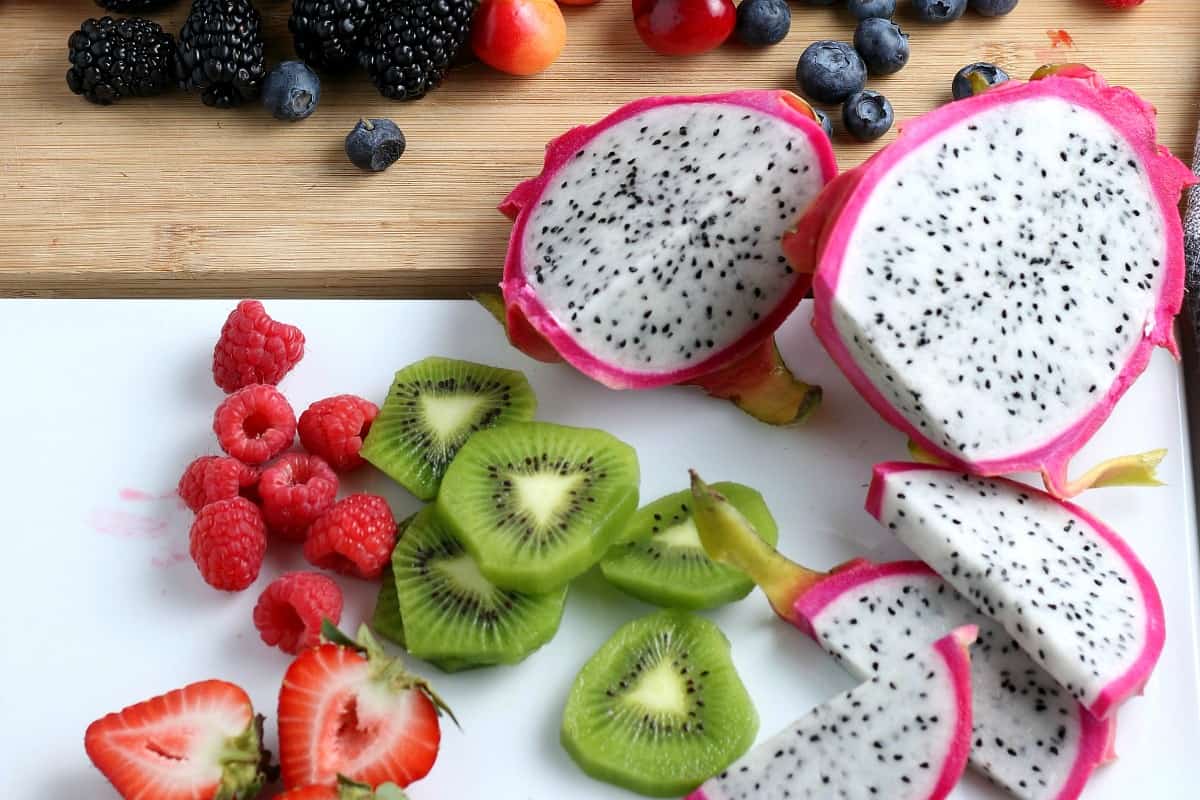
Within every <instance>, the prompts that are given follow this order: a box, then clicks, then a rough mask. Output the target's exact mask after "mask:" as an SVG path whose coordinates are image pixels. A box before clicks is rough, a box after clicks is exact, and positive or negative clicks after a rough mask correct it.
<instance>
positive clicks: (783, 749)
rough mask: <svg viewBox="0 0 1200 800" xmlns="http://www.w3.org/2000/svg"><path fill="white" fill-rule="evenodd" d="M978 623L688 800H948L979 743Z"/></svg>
mask: <svg viewBox="0 0 1200 800" xmlns="http://www.w3.org/2000/svg"><path fill="white" fill-rule="evenodd" d="M975 635H976V630H975V628H974V626H971V625H966V626H963V627H961V628H957V629H955V630H954V631H953V632H951V633H950V634H949V635H948V636H946V637H944V638H942V639H939V640H938V641H937V642H935V643H933V644H932V645H923V646H918V647H914V648H912V649H911V650H909V651H908V652H906V653H904V654H903V655H902V656H901V657H900V658H897V659H895V660H893V661H892V662H890V663H889V664H888V665H887V666H886V667H885V668H884V669H881V670H880V671H879V674H877V675H873V676H871V677H870V678H868V679H867V680H866V682H865V683H863V684H861V685H859V686H857V687H856V688H854V689H851V690H850V691H848V692H845V693H843V694H840V695H838V696H837V697H834V698H833V699H832V700H829V701H828V702H826V703H825V704H823V705H821V706H818V707H817V708H815V709H813V710H812V711H811V712H809V713H808V714H807V715H805V716H803V717H801V718H800V719H798V720H796V721H795V722H793V723H792V724H791V725H789V726H788V727H787V728H786V729H784V730H783V731H781V732H780V733H778V734H776V735H775V736H773V737H772V738H770V739H768V740H767V741H765V742H763V743H762V744H760V745H758V746H757V747H755V748H754V749H753V750H751V751H750V752H749V753H748V754H747V755H745V756H744V757H742V758H741V759H739V760H738V761H735V762H734V763H733V765H732V766H730V767H729V769H728V770H726V771H725V772H723V773H721V774H720V775H718V776H716V777H715V778H712V779H710V780H708V781H705V783H704V785H703V786H701V787H700V788H699V789H697V790H696V791H694V792H692V793H691V794H690V795H688V798H687V800H743V798H756V800H786V798H797V800H799V798H812V799H813V800H817V799H818V798H833V797H845V798H851V797H862V798H866V797H880V798H883V797H886V798H888V800H940V798H943V797H946V796H947V795H948V794H950V791H951V790H952V789H953V788H954V785H955V784H956V783H958V779H959V778H960V777H962V773H963V769H964V768H965V767H966V765H967V751H968V750H969V749H970V747H971V657H970V655H969V654H968V650H967V648H968V647H969V646H970V645H971V643H972V642H973V641H975Z"/></svg>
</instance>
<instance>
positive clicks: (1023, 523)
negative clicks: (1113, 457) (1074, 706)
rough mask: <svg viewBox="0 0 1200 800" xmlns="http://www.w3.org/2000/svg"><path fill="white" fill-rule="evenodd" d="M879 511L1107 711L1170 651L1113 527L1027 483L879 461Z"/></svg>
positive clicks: (1036, 655)
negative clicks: (1164, 643) (1165, 649)
mask: <svg viewBox="0 0 1200 800" xmlns="http://www.w3.org/2000/svg"><path fill="white" fill-rule="evenodd" d="M867 511H868V512H869V513H870V514H871V516H873V517H875V518H876V519H878V520H879V521H880V523H882V524H883V525H885V526H886V527H887V528H888V529H889V530H890V531H891V532H892V533H893V534H894V535H895V536H896V538H898V539H899V540H900V541H901V542H903V543H904V544H905V545H907V546H908V547H909V548H910V549H911V550H912V551H913V552H914V553H916V554H917V555H918V556H920V557H921V558H922V559H923V560H924V561H925V562H926V563H927V564H929V566H930V567H932V568H933V569H934V570H936V571H937V573H938V574H939V575H941V576H942V577H943V578H945V579H946V581H947V583H949V584H951V585H952V586H954V588H956V589H958V591H959V592H960V593H961V594H962V595H963V596H964V597H966V598H967V599H968V600H969V601H970V602H971V604H972V605H974V606H975V607H976V608H977V609H978V610H979V611H980V612H982V613H984V614H986V615H988V616H989V617H991V618H992V619H994V620H996V621H997V622H999V623H1000V624H1001V625H1002V626H1004V629H1005V630H1006V631H1008V633H1009V635H1010V636H1012V637H1013V639H1014V640H1016V642H1017V643H1018V644H1019V645H1020V646H1021V648H1022V649H1023V650H1025V652H1027V653H1029V654H1030V656H1031V657H1032V658H1033V659H1034V661H1036V662H1037V663H1038V665H1039V666H1041V667H1042V668H1043V669H1044V670H1046V672H1048V673H1049V674H1051V675H1053V676H1054V678H1055V679H1056V680H1057V681H1058V682H1059V684H1061V685H1062V686H1063V687H1065V688H1066V689H1067V691H1069V692H1070V693H1071V694H1072V695H1073V696H1074V697H1075V698H1076V699H1077V700H1078V701H1079V702H1080V703H1082V704H1083V705H1084V707H1085V708H1087V709H1088V710H1089V711H1091V712H1092V714H1094V715H1095V716H1097V717H1099V718H1105V717H1107V716H1109V715H1110V714H1112V713H1113V712H1114V711H1115V710H1116V709H1117V707H1118V706H1120V705H1121V703H1122V702H1123V701H1124V700H1126V699H1127V698H1129V697H1130V696H1132V695H1134V694H1137V693H1139V692H1141V690H1142V687H1143V686H1145V684H1146V681H1147V680H1148V679H1149V677H1150V673H1151V672H1153V670H1154V666H1155V664H1156V663H1157V662H1158V657H1159V655H1160V654H1161V653H1162V648H1163V640H1164V637H1165V622H1164V619H1163V607H1162V600H1161V599H1160V598H1159V594H1158V589H1157V588H1156V587H1155V585H1154V581H1153V579H1152V578H1151V577H1150V573H1149V572H1147V570H1146V568H1145V566H1143V565H1142V563H1141V562H1140V561H1138V558H1137V556H1136V555H1134V553H1133V551H1132V550H1130V549H1129V546H1128V545H1127V544H1126V543H1125V542H1124V541H1122V540H1121V538H1120V537H1119V536H1118V535H1117V534H1116V533H1114V532H1113V531H1112V530H1111V529H1109V528H1108V527H1107V526H1105V525H1104V523H1102V522H1100V521H1099V520H1098V519H1096V518H1095V517H1093V516H1092V515H1091V514H1089V513H1088V512H1086V511H1084V510H1083V509H1082V508H1079V507H1078V506H1076V505H1073V504H1071V503H1068V502H1065V501H1063V500H1058V499H1056V498H1054V497H1052V496H1050V495H1049V494H1047V493H1045V492H1042V491H1038V490H1037V489H1033V488H1031V487H1029V486H1026V485H1025V484H1022V483H1016V482H1014V481H1010V480H1006V479H1003V478H978V477H973V476H971V475H963V474H962V473H961V472H957V471H955V470H951V469H945V468H941V467H930V466H927V465H924V464H900V463H892V464H879V465H877V466H876V467H875V476H874V480H872V481H871V488H870V491H869V493H868V495H867Z"/></svg>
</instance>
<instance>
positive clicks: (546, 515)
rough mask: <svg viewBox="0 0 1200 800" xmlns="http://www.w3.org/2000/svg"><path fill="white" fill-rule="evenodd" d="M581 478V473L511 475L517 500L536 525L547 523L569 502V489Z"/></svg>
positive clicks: (577, 483)
mask: <svg viewBox="0 0 1200 800" xmlns="http://www.w3.org/2000/svg"><path fill="white" fill-rule="evenodd" d="M582 480H583V476H582V475H559V474H558V473H551V472H535V473H533V474H530V475H513V476H512V482H513V486H514V487H515V488H516V490H517V492H516V493H517V501H518V502H519V503H520V507H521V508H522V509H523V510H525V511H526V512H527V513H528V514H529V516H530V517H531V518H533V520H534V521H535V522H537V523H538V525H548V524H549V523H551V522H553V521H554V520H555V518H556V517H557V516H558V515H559V514H560V513H561V512H562V511H564V510H565V509H566V508H567V507H568V506H569V505H570V503H571V491H572V490H573V489H574V488H575V487H576V486H578V485H579V483H580V482H581V481H582Z"/></svg>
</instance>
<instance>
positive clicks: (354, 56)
mask: <svg viewBox="0 0 1200 800" xmlns="http://www.w3.org/2000/svg"><path fill="white" fill-rule="evenodd" d="M387 5H388V3H386V2H380V0H292V15H291V17H289V18H288V30H290V31H291V32H292V42H293V44H294V45H295V47H296V55H297V56H299V57H300V58H301V59H302V60H303V61H304V62H305V63H306V64H308V65H309V66H311V67H314V68H316V69H322V70H329V71H340V70H345V69H348V68H350V67H353V66H355V65H357V63H358V54H359V51H360V50H361V49H362V43H363V39H364V38H366V35H367V33H368V32H369V31H370V29H371V28H372V27H373V26H374V24H375V22H376V20H377V19H378V18H379V17H380V16H381V14H382V12H383V10H384V8H386V7H387Z"/></svg>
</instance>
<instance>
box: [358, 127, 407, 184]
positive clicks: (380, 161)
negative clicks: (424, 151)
mask: <svg viewBox="0 0 1200 800" xmlns="http://www.w3.org/2000/svg"><path fill="white" fill-rule="evenodd" d="M405 144H406V143H405V141H404V132H403V131H402V130H400V128H399V127H398V126H397V125H396V123H394V122H392V121H391V120H390V119H360V120H359V121H358V124H357V125H355V126H354V130H352V131H350V133H349V134H348V135H347V136H346V155H348V156H349V157H350V160H351V161H353V162H354V166H356V167H359V168H360V169H366V170H370V171H371V172H383V171H384V170H385V169H387V168H388V167H390V166H391V165H392V164H395V163H396V160H397V159H398V158H400V156H402V155H404V147H405Z"/></svg>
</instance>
